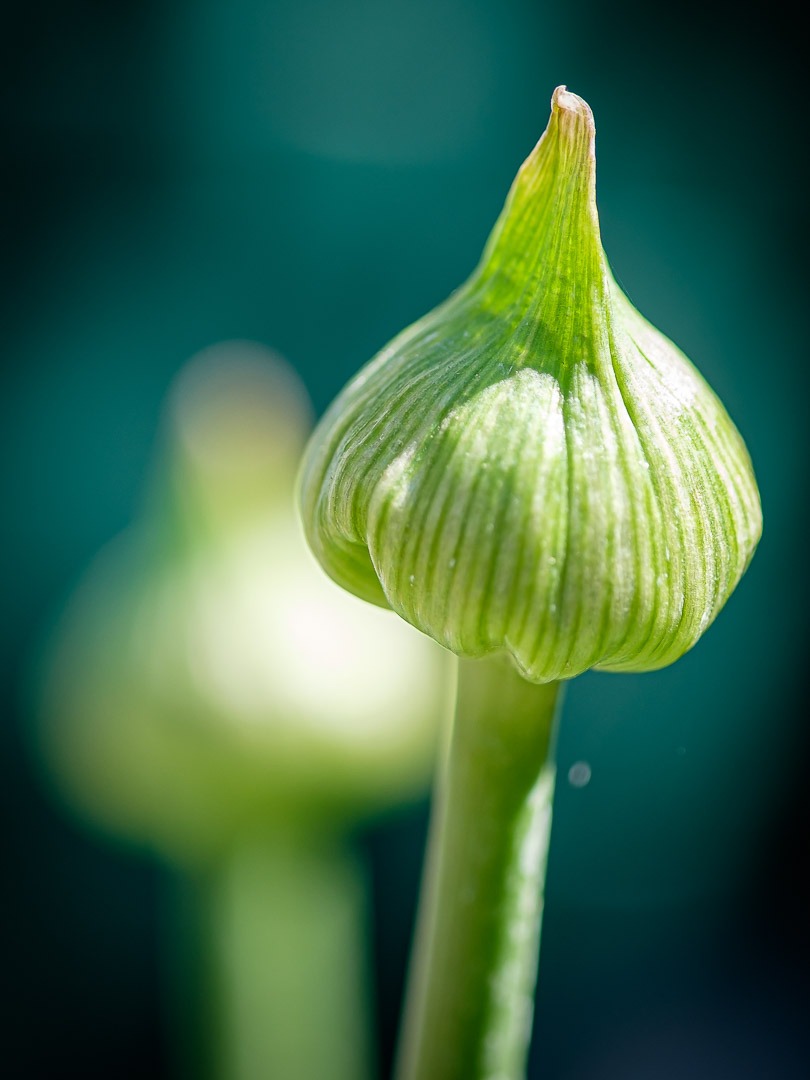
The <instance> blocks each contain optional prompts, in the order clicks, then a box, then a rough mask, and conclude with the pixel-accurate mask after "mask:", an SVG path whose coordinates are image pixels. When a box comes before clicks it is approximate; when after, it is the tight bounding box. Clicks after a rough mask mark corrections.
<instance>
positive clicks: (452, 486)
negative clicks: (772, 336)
mask: <svg viewBox="0 0 810 1080" xmlns="http://www.w3.org/2000/svg"><path fill="white" fill-rule="evenodd" d="M594 135H595V129H594V124H593V117H592V114H591V110H590V108H589V107H588V105H587V104H586V103H585V102H584V101H582V99H581V98H578V97H576V95H574V94H571V93H569V92H568V91H566V90H565V88H564V87H559V88H558V89H557V90H556V91H555V93H554V97H553V99H552V113H551V118H550V121H549V125H548V128H547V130H546V132H545V133H544V135H543V137H542V138H541V139H540V141H539V143H538V144H537V146H536V147H535V149H534V150H533V152H532V153H531V155H530V156H529V158H528V159H527V160H526V162H524V164H523V166H522V167H521V169H520V172H519V173H518V176H517V178H516V180H515V182H514V184H513V186H512V190H511V191H510V193H509V196H508V199H507V202H506V206H505V207H504V210H503V212H502V214H501V217H500V218H499V220H498V222H497V224H496V226H495V228H494V230H493V233H492V235H491V237H490V239H489V241H488V243H487V247H486V249H485V251H484V255H483V257H482V260H481V262H480V264H479V266H478V268H477V269H476V271H475V272H474V273H473V275H472V277H471V278H470V279H469V280H468V281H467V282H466V284H465V285H463V286H462V287H461V288H460V289H459V290H458V291H457V292H456V293H454V294H453V295H452V296H451V297H450V298H449V299H448V300H447V301H446V302H445V303H444V304H442V305H440V306H439V307H438V308H436V309H435V310H434V311H432V312H430V313H429V314H428V315H426V316H425V317H424V318H422V319H421V320H419V321H418V322H417V323H415V324H414V325H413V326H411V327H409V328H408V329H407V330H405V331H403V332H402V333H401V334H399V335H398V337H396V338H395V339H394V340H393V341H392V342H391V343H390V344H389V345H388V346H387V347H386V348H385V349H383V350H382V352H381V353H380V354H379V355H378V356H377V357H376V358H375V359H374V360H372V361H371V363H370V364H368V365H367V367H365V368H364V369H363V370H362V371H361V372H360V373H359V374H358V375H357V376H356V377H355V378H354V380H352V381H351V382H350V383H349V384H348V386H347V387H346V388H345V389H344V390H343V392H342V393H341V394H340V395H339V397H338V398H337V399H336V401H335V402H334V403H333V405H332V407H331V408H330V409H329V410H328V412H327V413H326V415H325V416H324V418H323V420H322V421H321V423H320V425H319V426H318V428H317V430H316V432H315V434H314V436H313V438H312V440H311V441H310V444H309V447H308V450H307V453H306V456H305V460H304V467H303V473H302V496H301V503H302V511H303V519H304V525H305V529H306V533H307V536H308V539H309V542H310V545H311V546H312V548H313V550H314V552H315V554H316V555H317V557H318V558H319V560H320V561H321V563H322V565H323V566H324V568H325V569H326V571H327V572H328V573H329V574H330V575H331V576H332V577H333V578H334V579H335V580H336V581H337V582H338V583H340V584H341V585H343V586H344V587H345V588H347V589H349V590H350V591H352V592H354V593H356V594H357V595H359V596H362V597H364V598H365V599H367V600H370V601H372V602H374V603H377V604H381V605H390V606H391V607H392V608H393V609H394V610H395V611H397V612H398V613H399V614H400V615H401V616H402V617H403V618H405V619H406V620H408V621H409V622H411V623H413V624H414V625H415V626H417V627H418V628H419V629H420V630H422V631H424V632H425V633H427V634H429V635H431V636H432V637H434V638H435V639H436V640H437V641H439V642H440V643H441V644H443V645H445V646H446V647H447V648H449V649H451V650H452V651H454V652H456V653H459V654H460V655H462V656H470V657H474V656H481V655H484V654H486V653H488V652H492V651H493V650H499V649H503V650H506V651H508V652H509V653H510V654H511V655H512V657H513V658H514V660H515V662H516V664H517V666H518V668H519V669H520V670H521V672H522V673H523V674H524V675H525V676H526V677H527V678H529V679H531V680H533V681H537V682H543V681H547V680H552V679H560V678H570V677H571V676H574V675H577V674H579V673H580V672H582V671H584V670H586V669H587V668H590V667H594V666H596V667H600V668H605V669H614V670H629V671H642V670H649V669H653V668H657V667H662V666H664V665H666V664H669V663H671V662H673V661H674V660H676V659H677V658H678V657H679V656H681V655H682V654H683V653H684V652H685V651H686V650H687V649H689V648H690V647H691V646H692V645H693V644H694V643H695V642H696V641H697V640H698V638H699V637H700V636H701V634H702V633H703V631H704V630H705V629H706V627H707V626H708V625H709V624H710V623H711V622H712V620H713V619H714V617H715V616H716V615H717V613H718V612H719V611H720V609H721V608H722V606H723V604H724V603H725V601H726V600H727V599H728V597H729V595H730V594H731V592H732V591H733V589H734V587H735V585H736V584H737V582H738V581H739V579H740V577H741V576H742V574H743V572H744V570H745V568H746V566H747V564H748V562H749V560H750V558H751V556H752V554H753V551H754V549H755V547H756V544H757V541H758V539H759V536H760V532H761V511H760V504H759V495H758V492H757V487H756V482H755V479H754V475H753V472H752V468H751V463H750V459H749V456H748V453H747V450H746V448H745V446H744V444H743V442H742V439H741V438H740V435H739V434H738V432H737V430H736V428H735V427H734V425H733V423H732V422H731V420H730V419H729V417H728V415H727V413H726V412H725V410H724V408H723V406H722V404H721V403H720V402H719V400H718V399H717V397H716V396H715V395H714V393H713V392H712V390H711V389H710V388H709V387H708V386H707V384H706V383H705V381H704V380H703V379H702V378H701V376H700V375H699V374H698V372H697V371H696V370H695V369H694V367H693V366H692V365H691V363H690V362H689V361H688V360H687V359H686V357H685V356H684V355H683V354H682V353H681V352H680V351H679V350H678V349H677V348H676V347H675V346H674V345H673V344H672V342H671V341H669V340H668V339H667V338H665V337H664V336H663V335H662V334H660V333H659V332H658V331H657V330H655V329H654V328H653V327H652V326H650V324H649V323H648V322H646V320H645V319H644V318H643V317H642V316H641V315H640V314H639V313H638V312H637V311H636V310H635V309H634V308H633V307H632V305H631V304H630V302H629V301H628V299H627V298H626V297H625V296H624V294H623V293H622V292H621V290H620V288H619V286H618V285H617V284H616V282H615V280H614V279H613V276H612V274H611V272H610V269H609V267H608V264H607V260H606V258H605V255H604V252H603V250H602V246H601V240H600V235H599V223H598V217H597V213H596V200H595V162H594Z"/></svg>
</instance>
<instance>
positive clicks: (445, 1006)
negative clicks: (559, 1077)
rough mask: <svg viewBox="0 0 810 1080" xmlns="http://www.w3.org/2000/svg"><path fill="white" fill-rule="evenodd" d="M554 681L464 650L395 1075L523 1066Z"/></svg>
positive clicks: (547, 802)
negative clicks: (469, 656)
mask: <svg viewBox="0 0 810 1080" xmlns="http://www.w3.org/2000/svg"><path fill="white" fill-rule="evenodd" d="M560 698H561V693H560V684H559V683H546V684H542V685H538V684H534V683H529V682H527V681H526V680H524V679H523V678H521V676H520V675H519V674H518V673H517V671H516V669H515V668H514V667H513V666H512V665H511V663H510V662H508V661H507V660H505V659H502V658H500V657H491V658H486V659H484V660H464V659H461V660H460V661H459V690H458V701H457V707H456V717H455V723H454V728H453V733H452V738H451V741H450V747H449V756H448V759H447V761H446V763H445V765H444V767H443V772H442V776H441V780H440V783H439V786H438V791H437V798H436V803H435V806H434V811H433V819H432V822H431V830H430V838H429V843H428V855H427V863H426V871H425V875H424V880H423V887H422V897H421V900H420V909H419V917H418V925H417V932H416V941H415V950H414V963H413V968H412V970H411V973H410V984H409V987H408V994H407V1002H406V1009H405V1018H404V1023H403V1031H402V1041H401V1046H400V1060H399V1068H398V1071H397V1077H398V1080H484V1078H486V1077H497V1078H498V1080H518V1078H520V1077H521V1076H523V1074H524V1070H525V1065H526V1055H527V1051H528V1044H529V1038H530V1035H531V1024H532V1015H533V1011H534V989H535V982H536V977H537V958H538V947H539V938H540V921H541V916H542V910H543V891H544V882H545V872H546V859H547V855H548V842H549V835H550V830H551V810H552V798H553V793H554V775H555V766H554V744H555V732H556V717H557V713H558V709H557V705H558V702H559V700H560Z"/></svg>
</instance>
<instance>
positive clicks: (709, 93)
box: [0, 0, 810, 1080]
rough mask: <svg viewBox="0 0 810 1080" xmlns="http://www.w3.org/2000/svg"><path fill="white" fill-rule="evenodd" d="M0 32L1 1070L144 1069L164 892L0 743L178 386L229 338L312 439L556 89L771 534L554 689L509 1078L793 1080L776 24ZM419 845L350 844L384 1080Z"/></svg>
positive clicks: (796, 219)
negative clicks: (281, 382)
mask: <svg viewBox="0 0 810 1080" xmlns="http://www.w3.org/2000/svg"><path fill="white" fill-rule="evenodd" d="M3 11H4V16H5V17H4V32H3V41H2V46H0V48H2V55H0V71H2V78H3V82H4V87H3V98H2V107H3V118H2V119H3V126H2V144H1V145H2V151H1V152H2V155H3V159H4V160H3V162H2V166H3V167H2V185H3V189H4V191H3V197H2V205H0V220H1V221H2V227H3V239H2V252H3V256H4V258H3V281H2V294H0V306H1V307H2V322H1V323H0V326H2V351H3V388H2V399H1V400H0V409H2V416H0V440H2V448H1V450H0V461H2V473H3V476H2V482H3V488H2V491H1V492H0V505H2V507H3V511H4V518H5V528H4V537H3V543H4V548H5V551H4V558H3V560H2V571H3V615H4V618H3V625H2V701H3V708H4V716H3V724H2V729H1V730H0V749H2V763H1V767H2V778H1V779H2V789H1V792H0V798H1V799H2V804H3V834H4V847H3V856H2V858H3V861H2V866H3V892H2V919H1V921H0V929H1V930H2V935H3V940H2V945H0V956H2V963H0V970H2V973H3V975H2V978H3V982H4V983H5V986H4V988H3V992H4V1002H3V1008H2V1019H3V1023H4V1026H5V1027H7V1030H6V1031H5V1032H4V1033H3V1035H2V1038H0V1072H3V1074H4V1075H11V1076H25V1077H37V1078H38V1077H48V1078H56V1077H62V1076H72V1075H81V1076H83V1077H86V1078H88V1080H92V1078H96V1077H97V1078H102V1077H104V1078H108V1077H110V1076H115V1077H116V1078H119V1080H125V1078H129V1077H133V1078H134V1077H163V1076H166V1075H168V1068H169V1065H168V1062H169V1049H168V1039H167V1036H166V1031H165V1025H164V1022H163V1019H162V1011H161V1009H162V1006H161V1000H160V996H159V990H158V966H157V960H156V951H157V942H158V938H159V915H158V912H159V898H160V896H161V895H162V889H163V886H164V884H165V882H164V880H163V878H164V873H163V871H162V870H161V869H160V868H159V867H157V866H156V865H154V864H152V863H151V862H149V861H148V860H146V859H143V858H138V857H136V856H134V855H131V854H128V853H127V852H125V851H122V850H120V849H118V848H116V847H114V846H113V845H111V844H108V843H105V842H103V841H101V840H100V839H98V838H96V837H95V836H93V835H91V834H89V833H86V832H84V831H82V830H81V829H80V828H79V827H78V826H76V825H74V824H73V823H72V822H71V821H70V820H69V819H68V818H67V817H66V816H64V815H62V814H61V813H60V812H59V810H58V808H57V807H56V806H55V804H54V803H52V801H51V800H50V799H49V798H48V797H47V794H46V792H45V789H44V786H43V785H42V784H41V782H40V781H39V780H38V779H37V777H36V775H35V773H34V770H33V769H32V766H31V763H30V755H29V754H28V753H27V752H26V749H25V730H26V725H28V724H30V723H31V715H30V713H31V708H30V705H29V690H28V686H29V681H28V670H29V667H30V661H31V656H32V652H33V649H34V648H35V645H36V643H37V641H38V639H39V635H40V634H41V633H42V631H43V629H44V628H45V627H46V626H47V623H48V619H49V617H50V615H51V613H52V612H53V611H54V609H55V607H56V606H57V605H58V604H59V602H60V601H61V599H62V598H63V597H64V596H65V595H66V593H67V591H68V590H69V589H70V587H71V585H72V583H73V582H74V580H75V578H76V576H77V575H78V573H79V572H80V571H81V570H82V568H83V567H84V566H85V565H86V564H87V562H88V561H89V560H90V558H91V557H92V556H93V554H94V553H95V551H96V550H97V549H98V548H99V547H100V546H101V544H102V543H104V542H105V541H106V540H107V539H108V538H110V537H111V536H113V535H114V534H115V533H117V532H118V531H119V530H120V529H121V528H122V527H123V526H125V525H126V524H127V522H128V521H129V520H130V519H131V517H132V515H133V514H134V513H135V512H136V511H137V508H138V501H139V497H140V491H141V485H142V482H143V479H144V474H145V470H146V469H147V467H148V464H149V461H150V454H151V450H152V444H153V439H154V437H155V434H156V430H157V426H158V422H159V415H160V409H161V404H162V401H163V398H164V394H165V392H166V390H167V387H168V385H169V383H170V381H171V379H172V377H173V375H174V374H175V373H176V372H177V371H178V370H179V369H180V367H181V366H182V365H183V363H184V362H185V361H186V360H187V359H188V358H189V357H190V356H191V355H192V354H193V353H194V352H195V351H196V350H198V349H200V348H202V347H204V346H206V345H208V344H211V343H212V342H215V341H219V340H222V339H225V338H233V337H239V338H251V339H255V340H258V341H261V342H264V343H266V344H268V345H270V346H272V347H273V348H275V349H277V350H279V351H280V352H281V353H282V354H284V355H285V356H286V357H287V358H288V359H289V360H291V361H292V362H293V363H294V364H295V366H296V367H297V368H298V370H299V371H300V372H301V374H302V376H303V377H304V379H305V380H306V383H307V385H308V388H309V390H310V393H311V394H312V397H313V399H314V401H315V405H316V408H317V409H318V411H320V410H322V409H323V408H324V407H325V405H326V404H327V403H328V402H329V400H330V399H331V398H332V396H333V395H334V394H335V392H336V391H337V390H338V389H339V388H340V387H341V386H342V384H343V383H344V381H345V380H346V379H347V378H348V377H349V376H350V375H351V374H352V373H353V372H354V371H355V370H356V369H357V368H358V367H359V365H360V364H361V363H362V362H364V361H365V360H366V359H367V358H368V357H370V356H371V354H372V353H373V352H375V351H376V349H377V348H379V347H380V346H381V345H382V344H384V343H385V341H387V340H388V338H389V337H391V336H392V335H393V334H394V333H395V332H396V331H397V330H399V329H400V328H402V327H403V326H404V325H406V324H407V323H408V322H410V321H412V320H413V319H414V318H416V317H417V316H419V315H421V314H422V313H423V312H424V311H425V310H427V309H428V308H429V307H431V306H433V305H434V304H435V303H437V302H438V301H440V300H441V299H443V298H444V297H445V296H446V294H447V293H448V292H449V291H450V290H451V289H453V288H454V287H455V286H456V285H458V284H460V283H461V281H462V280H463V279H464V277H465V276H466V275H467V274H468V273H469V272H470V270H471V269H472V267H473V265H474V264H475V262H476V260H477V257H478V255H479V252H480V249H481V247H482V244H483V242H484V239H485V238H486V235H487V233H488V231H489V228H490V227H491V225H492V223H493V222H494V220H495V217H496V215H497V213H498V211H499V209H500V207H501V204H502V202H503V199H504V197H505V194H506V191H507V189H508V187H509V184H510V182H511V179H512V176H513V174H514V172H515V170H516V168H517V166H518V165H519V164H520V162H521V160H522V159H523V157H524V156H525V155H526V153H527V152H528V151H529V149H530V148H531V146H532V145H533V143H534V141H535V140H536V139H537V137H538V136H539V134H540V133H541V131H542V129H543V127H544V126H545V123H546V119H547V116H548V110H549V104H548V103H549V98H550V96H551V92H552V90H553V89H554V87H555V86H556V85H557V84H558V83H566V84H567V85H568V86H569V88H570V89H572V90H574V91H575V92H577V93H579V94H581V95H582V96H583V97H585V98H586V99H587V100H588V101H589V102H590V104H591V105H592V107H593V109H594V112H595V115H596V121H597V128H598V133H599V134H598V142H597V154H598V169H599V176H598V199H599V206H600V213H601V219H602V225H603V239H604V243H605V247H606V250H607V252H608V254H609V256H610V259H611V262H612V264H613V266H614V269H615V271H616V274H617V276H618V278H619V280H620V281H621V282H622V284H623V285H624V287H625V289H626V291H627V292H628V294H629V295H630V297H631V299H632V300H633V301H634V302H635V304H636V305H637V307H639V308H640V310H641V311H642V312H643V313H644V314H645V315H647V317H648V318H650V319H651V321H652V322H653V323H655V324H656V325H657V326H659V327H660V328H661V329H662V330H663V331H665V332H666V333H668V334H669V335H670V336H671V337H673V338H674V339H675V340H676V341H677V342H678V343H679V344H680V345H681V346H682V347H683V348H684V350H685V351H686V352H687V354H688V355H689V356H690V357H692V358H693V359H694V360H695V362H696V363H697V364H698V366H699V367H700V368H701V370H702V371H703V373H704V374H705V375H706V377H707V378H708V379H709V381H710V382H711V383H712V384H713V385H714V387H715V389H716V390H717V391H718V393H719V394H720V396H721V398H722V399H723V400H724V402H725V403H726V405H727V407H728V408H729V411H730V412H731V414H732V416H733V417H734V419H735V420H736V422H737V424H738V426H739V427H740V429H741V431H742V432H743V435H744V436H745V438H746V440H747V442H748V445H749V448H750V450H751V454H752V457H753V460H754V463H755V466H756V469H757V474H758V477H759V481H760V485H761V488H762V494H763V505H764V513H765V533H764V538H763V541H762V543H761V546H760V550H759V552H758V554H757V556H756V558H755V560H754V562H753V564H752V568H751V570H750V572H749V573H748V575H747V577H746V578H745V579H744V581H743V582H742V584H741V586H740V588H739V590H738V592H737V593H736V594H735V595H734V597H733V598H732V599H731V601H730V602H729V604H728V606H727V609H726V611H725V612H724V613H723V615H722V616H721V617H720V619H719V620H718V622H717V623H716V625H715V626H714V627H712V629H711V630H710V631H709V633H708V634H707V635H706V637H705V639H704V640H703V641H702V642H701V643H700V645H699V646H698V647H697V648H696V649H695V650H694V651H693V652H692V653H691V654H690V655H688V656H687V657H686V658H685V659H684V660H682V661H681V662H679V663H678V664H677V665H676V666H674V667H673V668H671V669H668V670H666V671H663V672H660V673H657V674H653V675H646V676H640V677H631V676H623V677H620V676H607V675H601V676H600V675H586V676H584V677H582V678H581V679H579V680H577V681H576V682H575V683H574V684H573V685H572V686H571V687H570V689H569V694H568V701H567V708H566V713H565V722H564V727H563V730H562V735H561V743H560V783H559V790H558V798H557V803H556V817H555V829H554V836H553V841H552V851H551V863H550V879H549V887H548V907H547V915H546V921H545V926H544V948H543V956H542V967H541V975H540V985H539V992H538V1006H539V1022H538V1025H537V1030H536V1033H535V1039H534V1043H533V1047H532V1073H531V1075H533V1076H538V1077H539V1076H542V1077H543V1078H544V1080H609V1078H616V1080H636V1078H638V1080H642V1078H643V1080H670V1078H677V1080H680V1078H682V1077H683V1078H686V1077H688V1078H690V1080H694V1078H703V1077H706V1078H709V1077H711V1078H712V1080H718V1078H726V1077H728V1078H733V1080H737V1078H744V1080H745V1078H749V1077H750V1078H763V1077H768V1078H769V1080H788V1078H794V1077H800V1076H803V1075H805V1074H806V1070H807V1069H808V1067H810V1066H809V1065H808V1062H810V1036H808V1032H807V1027H806V1020H807V1016H808V1011H809V1008H810V994H809V993H808V976H807V971H808V964H809V962H810V933H809V931H808V922H809V921H810V892H808V887H807V876H808V875H807V871H808V862H809V857H808V825H809V824H810V821H809V817H810V815H809V814H808V794H807V782H806V776H807V771H808V763H809V762H810V748H809V746H808V735H807V726H806V723H805V721H804V716H803V715H802V714H803V712H804V705H803V698H804V693H803V690H804V668H805V663H806V659H805V657H806V635H805V632H804V630H805V622H806V617H807V616H806V613H807V611H808V596H807V590H806V574H805V569H806V556H805V551H806V546H807V539H806V538H807V524H808V521H807V474H806V465H807V427H806V401H807V390H808V374H807V359H808V356H807V352H808V350H807V347H806V343H807V288H808V281H807V276H806V273H805V261H806V251H807V240H808V214H807V201H806V188H807V179H808V177H807V154H806V143H807V134H806V124H807V121H806V100H805V93H804V84H803V82H802V80H801V79H800V71H801V67H802V64H801V63H800V59H801V58H800V57H799V48H798V38H799V33H798V30H796V29H795V28H794V29H791V27H790V26H789V25H787V24H786V21H787V16H786V15H785V14H784V12H783V11H782V9H779V8H772V9H762V10H755V9H752V13H751V15H750V16H743V15H742V14H741V9H740V8H739V7H738V6H736V5H735V6H731V5H729V6H728V7H727V8H724V7H723V6H717V5H715V6H713V7H711V8H706V7H704V6H703V5H698V4H696V3H692V2H691V0H689V2H687V3H681V4H679V5H674V6H671V7H658V6H653V5H649V6H648V5H645V4H640V3H636V4H632V3H630V4H622V3H612V4H606V3H595V2H589V0H581V2H580V3H578V4H570V5H563V4H559V3H552V2H550V0H549V2H541V3H535V4H530V3H528V2H523V0H501V2H496V0H411V2H406V0H398V2H395V3H375V2H373V0H333V2H329V0H278V2H275V3H274V2H267V3H260V2H259V0H231V2H230V3H226V2H225V0H221V2H220V3H214V2H213V0H200V2H197V3H191V2H188V0H187V2H178V3H174V4H158V3H154V2H152V3H144V2H141V0H139V2H137V3H136V2H133V0H119V2H118V3H115V4H110V3H103V2H101V0H95V2H90V0H83V2H81V0H80V2H74V3H67V2H65V3H59V2H56V0H50V2H43V3H37V2H33V3H30V2H29V3H20V2H17V3H8V4H5V5H4V9H3ZM749 19H750V21H748V20H749ZM794 42H795V44H794ZM577 760H585V761H587V762H589V763H590V766H591V768H592V779H591V782H590V784H589V785H588V786H587V787H585V788H582V789H576V788H574V787H572V786H571V785H569V784H568V783H567V780H566V775H567V771H568V768H569V767H570V765H571V764H572V763H573V762H575V761H577ZM425 820H426V807H425V806H419V807H416V808H413V809H412V810H411V811H409V812H407V813H404V814H402V815H401V816H400V817H398V818H397V819H396V820H392V821H389V822H385V823H380V825H379V826H377V827H375V828H373V829H371V830H369V831H368V832H367V833H366V834H364V835H363V836H361V837H359V838H358V843H360V844H361V845H363V846H364V847H365V848H366V849H367V850H368V851H370V853H371V855H372V857H373V865H374V881H375V896H376V900H377V916H376V924H375V927H374V940H375V946H376V978H377V980H378V1019H379V1034H380V1056H381V1062H382V1074H383V1075H385V1073H386V1070H387V1067H388V1063H389V1061H390V1055H391V1049H392V1043H393V1038H394V1032H395V1024H396V1014H397V1009H398V1003H399V994H400V991H401V983H402V978H403V965H404V962H405V956H406V950H407V945H408V934H409V930H410V919H411V917H412V913H413V904H414V900H415V889H416V877H417V874H418V869H419V860H420V852H421V844H422V837H423V829H424V825H425ZM541 1061H543V1062H544V1063H545V1064H544V1067H543V1068H541V1067H540V1065H539V1063H540V1062H541Z"/></svg>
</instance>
